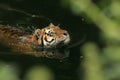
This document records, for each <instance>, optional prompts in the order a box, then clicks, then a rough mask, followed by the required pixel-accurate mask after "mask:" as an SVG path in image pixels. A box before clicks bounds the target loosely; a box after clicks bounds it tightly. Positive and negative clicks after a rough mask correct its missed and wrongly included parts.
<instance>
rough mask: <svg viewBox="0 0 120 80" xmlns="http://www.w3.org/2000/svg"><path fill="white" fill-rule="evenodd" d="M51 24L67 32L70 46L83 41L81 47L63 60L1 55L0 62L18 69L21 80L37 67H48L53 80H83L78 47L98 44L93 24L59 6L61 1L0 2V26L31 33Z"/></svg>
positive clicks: (5, 0)
mask: <svg viewBox="0 0 120 80" xmlns="http://www.w3.org/2000/svg"><path fill="white" fill-rule="evenodd" d="M19 10H21V11H19ZM24 11H25V12H24ZM26 12H27V13H26ZM23 13H24V14H23ZM31 14H35V15H39V16H40V18H33V17H30V16H31ZM48 18H49V19H48ZM51 22H52V23H53V24H55V25H60V27H61V28H63V29H66V30H68V32H69V33H70V35H71V43H70V44H75V43H77V42H79V41H82V40H83V38H84V41H83V42H82V43H81V45H79V46H76V47H73V48H71V49H70V50H69V55H68V56H67V57H66V58H64V59H62V60H60V59H54V58H52V59H51V58H43V57H34V56H28V55H20V54H19V55H13V53H10V52H6V53H5V52H1V54H0V61H3V62H15V63H16V64H17V65H19V66H20V67H19V70H20V71H21V72H20V78H21V79H23V78H24V75H25V73H26V71H27V69H29V68H30V67H31V66H35V65H38V64H40V65H45V66H47V67H49V68H50V69H51V70H52V71H53V72H54V75H55V80H82V76H83V75H82V74H83V71H82V67H81V66H80V65H81V61H82V60H83V59H84V58H81V56H82V53H81V47H82V45H83V44H84V43H86V42H88V41H94V42H97V43H98V44H99V41H98V31H99V30H98V29H97V28H96V27H92V28H91V26H94V25H93V24H90V23H89V22H87V20H85V18H83V17H80V16H75V15H74V14H73V13H72V12H71V11H70V10H69V9H66V8H64V7H63V6H62V5H61V3H60V0H9V1H7V0H3V1H0V24H7V25H11V26H15V27H18V28H22V29H23V30H25V31H28V32H29V33H32V30H33V28H35V27H37V28H42V27H44V26H47V25H48V24H49V23H51ZM84 36H86V37H84ZM100 46H101V45H100ZM0 50H1V51H2V50H4V51H6V49H5V48H0ZM62 54H63V53H62ZM78 70H79V71H78Z"/></svg>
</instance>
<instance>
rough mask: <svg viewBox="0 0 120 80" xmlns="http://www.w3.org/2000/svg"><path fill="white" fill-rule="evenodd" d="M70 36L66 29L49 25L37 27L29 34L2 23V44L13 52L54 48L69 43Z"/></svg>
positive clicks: (0, 32)
mask: <svg viewBox="0 0 120 80" xmlns="http://www.w3.org/2000/svg"><path fill="white" fill-rule="evenodd" d="M69 42H70V36H69V34H68V32H67V31H66V30H63V29H61V28H59V27H58V26H54V25H53V24H50V25H48V26H47V27H45V28H43V29H36V30H35V31H34V33H33V34H27V33H25V32H23V31H21V30H19V29H17V28H14V27H9V26H5V25H0V44H2V45H5V46H7V47H9V48H10V50H11V51H13V52H23V53H29V52H33V51H35V48H38V47H39V48H40V47H42V48H53V47H56V46H58V45H59V44H63V45H67V44H68V43H69Z"/></svg>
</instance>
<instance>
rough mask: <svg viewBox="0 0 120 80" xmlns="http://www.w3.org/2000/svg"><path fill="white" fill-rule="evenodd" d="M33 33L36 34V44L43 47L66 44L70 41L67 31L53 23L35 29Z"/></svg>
mask: <svg viewBox="0 0 120 80" xmlns="http://www.w3.org/2000/svg"><path fill="white" fill-rule="evenodd" d="M34 35H35V36H36V39H37V44H38V45H40V46H42V47H44V48H52V47H56V46H58V45H67V44H68V43H69V42H70V35H69V33H68V32H67V31H66V30H63V29H61V28H60V27H58V26H54V25H53V24H50V25H49V26H47V27H45V28H43V29H36V30H35V32H34Z"/></svg>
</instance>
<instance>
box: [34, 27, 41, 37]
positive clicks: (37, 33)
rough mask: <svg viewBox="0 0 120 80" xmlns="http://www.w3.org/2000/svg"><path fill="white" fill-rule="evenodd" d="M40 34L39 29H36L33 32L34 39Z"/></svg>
mask: <svg viewBox="0 0 120 80" xmlns="http://www.w3.org/2000/svg"><path fill="white" fill-rule="evenodd" d="M40 32H41V30H40V29H36V30H35V32H34V35H36V37H39V36H40Z"/></svg>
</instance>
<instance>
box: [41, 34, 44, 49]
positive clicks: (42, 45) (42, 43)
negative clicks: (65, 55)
mask: <svg viewBox="0 0 120 80" xmlns="http://www.w3.org/2000/svg"><path fill="white" fill-rule="evenodd" d="M41 40H42V42H41V47H44V42H43V36H42V37H41Z"/></svg>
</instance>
